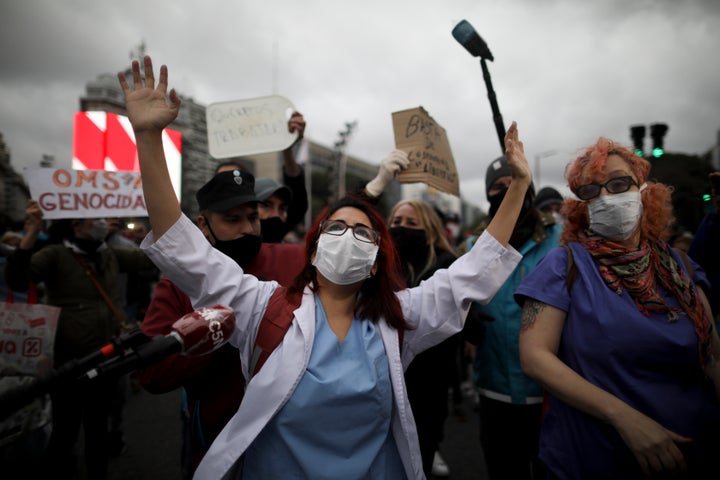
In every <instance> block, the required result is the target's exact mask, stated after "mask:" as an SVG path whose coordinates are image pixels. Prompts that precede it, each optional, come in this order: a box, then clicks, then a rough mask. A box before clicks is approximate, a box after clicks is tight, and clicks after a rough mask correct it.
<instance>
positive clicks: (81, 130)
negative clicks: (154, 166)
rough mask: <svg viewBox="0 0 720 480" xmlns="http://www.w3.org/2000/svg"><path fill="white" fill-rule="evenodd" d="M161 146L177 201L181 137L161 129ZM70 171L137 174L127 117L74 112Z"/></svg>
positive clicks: (136, 161)
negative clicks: (106, 171)
mask: <svg viewBox="0 0 720 480" xmlns="http://www.w3.org/2000/svg"><path fill="white" fill-rule="evenodd" d="M163 147H164V150H165V159H166V161H167V164H168V170H169V171H170V178H171V179H172V183H173V187H174V188H175V192H176V194H178V200H179V199H180V195H179V193H180V176H181V160H182V154H181V152H182V134H181V133H180V132H178V131H177V130H171V129H169V128H166V129H165V130H163ZM72 168H73V169H75V170H110V171H120V172H126V171H131V172H137V171H139V170H140V167H139V165H138V159H137V147H136V145H135V134H134V133H133V130H132V126H131V125H130V121H129V120H128V118H127V117H125V116H122V115H116V114H114V113H108V112H76V113H75V125H74V129H73V159H72Z"/></svg>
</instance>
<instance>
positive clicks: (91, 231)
mask: <svg viewBox="0 0 720 480" xmlns="http://www.w3.org/2000/svg"><path fill="white" fill-rule="evenodd" d="M109 231H110V226H109V225H108V223H107V221H106V220H104V219H102V218H100V219H97V220H95V221H94V222H93V223H92V224H91V225H90V227H89V228H88V229H87V234H88V235H89V236H90V238H92V239H93V240H97V241H98V242H101V241H103V240H105V237H107V235H108V232H109Z"/></svg>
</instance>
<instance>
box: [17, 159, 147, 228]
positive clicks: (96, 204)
mask: <svg viewBox="0 0 720 480" xmlns="http://www.w3.org/2000/svg"><path fill="white" fill-rule="evenodd" d="M24 173H25V178H26V179H27V182H28V186H29V187H30V195H31V196H32V198H34V199H36V200H37V201H38V204H39V205H40V208H41V209H42V211H43V217H44V218H45V219H55V218H112V217H146V216H147V209H146V208H145V198H144V197H143V190H142V180H141V178H140V172H112V171H108V170H68V169H63V168H60V169H54V168H29V169H26V170H25V172H24Z"/></svg>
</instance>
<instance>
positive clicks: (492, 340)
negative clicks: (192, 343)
mask: <svg viewBox="0 0 720 480" xmlns="http://www.w3.org/2000/svg"><path fill="white" fill-rule="evenodd" d="M143 61H144V69H143V73H141V70H140V68H139V64H138V63H137V62H134V63H133V66H132V70H131V72H132V73H131V78H129V79H128V78H126V77H125V75H124V74H121V75H120V77H119V79H120V83H121V86H122V88H123V91H124V94H125V99H126V107H127V111H128V116H129V119H130V122H131V125H132V127H133V129H134V132H135V136H136V138H137V139H138V154H139V160H140V168H141V171H142V174H143V183H144V187H145V191H144V194H145V200H146V204H147V207H148V213H149V218H148V219H147V222H148V223H145V222H146V220H145V219H142V220H141V221H136V222H135V223H134V225H133V226H132V227H129V226H128V225H127V222H126V221H125V219H105V218H76V219H64V220H55V221H51V222H48V221H45V220H43V212H42V210H41V208H40V206H39V205H38V204H37V202H35V201H34V200H31V201H30V202H29V204H28V207H27V211H26V213H27V220H26V222H25V224H24V225H23V226H22V227H20V228H17V229H16V230H8V231H6V232H4V234H3V235H2V239H1V244H0V253H2V256H1V257H0V258H1V260H2V264H0V266H2V268H3V270H4V272H3V282H2V284H1V286H2V289H3V291H2V295H3V298H5V297H6V295H7V293H8V292H12V293H13V295H14V301H15V302H23V301H26V296H25V295H26V292H27V291H28V287H29V286H32V288H33V289H39V292H40V298H41V301H42V302H43V303H46V304H48V305H53V306H57V307H59V308H60V309H61V310H60V311H61V313H60V318H59V321H58V328H57V333H56V337H55V343H54V351H53V360H54V365H53V366H54V368H55V369H56V370H58V369H62V368H63V367H65V368H67V365H71V364H72V362H74V361H77V360H79V359H84V358H87V357H88V355H92V354H94V353H95V352H97V351H98V350H99V349H101V348H103V346H105V345H107V344H108V343H109V342H112V341H113V340H114V339H117V338H118V337H119V336H122V335H123V334H127V333H128V332H131V331H137V330H138V329H139V330H140V331H141V332H142V334H143V335H145V336H146V337H156V336H162V335H167V334H169V333H170V331H171V329H172V326H173V323H174V322H175V320H177V319H178V318H180V317H182V316H183V315H185V314H186V313H189V312H192V311H193V310H195V309H198V308H200V307H203V306H210V305H214V304H218V303H219V304H224V305H228V306H229V307H230V308H232V309H233V310H234V313H235V316H236V320H235V322H236V324H235V327H236V329H235V332H234V333H233V334H232V336H231V338H230V341H229V342H228V343H226V344H225V345H223V346H222V347H221V348H219V349H217V350H215V351H213V352H212V353H210V354H208V355H205V356H200V357H190V356H183V355H172V356H168V357H167V358H164V359H161V360H160V361H156V362H153V363H151V364H147V365H142V366H141V367H140V368H139V369H137V371H133V372H132V373H131V374H129V375H122V376H118V377H112V378H99V379H95V380H93V381H84V382H68V384H67V385H63V386H62V387H60V388H54V389H53V390H52V392H51V395H50V396H49V402H48V406H49V408H51V414H50V416H49V418H50V421H49V422H48V424H47V425H44V428H43V429H42V430H40V429H35V431H31V430H30V429H28V431H26V432H24V433H23V434H22V435H19V436H18V435H16V436H15V437H14V438H13V439H9V437H8V438H5V437H0V459H1V460H2V462H3V468H4V469H5V471H6V472H7V473H9V474H10V475H11V476H10V477H9V478H13V477H12V474H13V473H14V470H13V468H16V467H17V468H22V471H23V475H24V476H25V477H26V478H33V476H37V477H38V478H40V477H47V478H61V479H72V478H77V464H76V462H77V460H76V456H75V451H74V450H75V447H76V445H77V443H78V438H79V434H80V430H81V429H82V432H83V435H84V439H85V441H84V446H85V451H84V455H83V458H84V462H85V465H84V470H85V471H86V473H87V476H88V478H91V479H103V478H106V477H107V474H108V471H107V470H108V462H109V459H110V458H111V457H112V456H117V455H122V454H123V452H124V451H125V449H126V448H127V446H126V445H125V439H124V434H123V429H124V424H123V422H124V416H123V411H124V405H125V404H124V402H125V400H126V398H127V395H128V394H129V392H131V391H132V388H131V387H133V386H134V388H144V389H146V390H147V391H148V392H151V393H164V392H169V391H175V390H178V389H179V390H180V391H181V392H182V404H181V405H178V410H179V411H180V412H181V414H182V415H181V418H182V429H183V440H182V444H183V445H182V452H178V453H179V458H181V460H180V461H181V463H182V473H183V478H199V479H205V478H207V479H216V478H288V477H292V478H340V477H348V478H408V479H416V478H431V477H447V476H451V475H452V465H448V464H447V462H446V461H445V460H444V458H443V455H442V453H441V451H442V443H443V439H444V423H445V421H446V418H447V416H448V413H449V410H448V409H449V405H450V404H453V405H456V404H458V403H459V402H458V401H457V395H461V394H462V389H461V387H460V385H461V382H462V380H464V379H465V378H466V377H465V375H466V374H467V372H468V370H470V371H471V372H472V382H473V383H474V386H473V388H472V393H474V394H475V398H476V402H477V404H476V410H477V415H478V427H479V432H480V445H481V447H482V452H483V456H484V459H485V463H486V466H487V474H488V477H489V478H490V479H491V480H497V479H504V478H507V479H530V480H532V479H534V480H537V479H541V478H548V479H577V478H582V479H607V478H627V479H635V478H638V479H640V478H647V477H648V476H650V477H651V478H653V476H656V475H657V476H660V477H661V478H665V476H664V475H675V476H674V477H673V478H691V479H696V478H706V477H705V476H704V475H705V472H706V471H709V470H711V469H713V468H715V467H714V464H715V455H716V452H717V451H720V433H718V432H720V363H718V356H719V355H720V337H718V334H717V331H716V328H715V321H716V318H714V317H713V312H715V314H717V312H718V309H719V308H720V298H719V293H718V291H719V288H720V287H719V284H720V265H719V263H718V258H720V256H718V255H717V252H716V250H717V246H718V245H720V238H719V236H720V227H719V225H720V184H719V183H718V182H720V172H714V173H712V174H711V175H710V177H709V180H710V183H711V185H712V188H713V190H712V195H713V201H714V207H715V209H714V211H711V212H709V213H708V214H707V216H706V217H705V218H704V219H703V222H702V224H701V225H700V228H699V229H698V230H697V231H696V232H694V234H691V233H689V232H685V234H680V235H673V236H672V238H671V235H670V233H669V232H670V231H671V228H672V225H673V220H674V219H673V214H672V206H671V202H670V189H669V188H668V187H667V186H665V185H663V184H660V183H656V182H652V181H651V180H650V178H649V176H648V173H649V168H650V166H649V164H648V162H647V161H646V160H644V159H642V158H641V157H638V156H637V155H635V154H633V152H632V151H631V150H629V149H627V148H625V147H624V146H622V145H620V144H618V143H616V142H613V141H611V140H608V139H605V138H600V139H599V140H598V141H597V142H596V143H595V144H593V145H591V146H589V147H588V148H587V149H586V150H585V151H584V152H583V153H581V154H580V156H578V157H577V159H575V160H573V161H571V162H570V164H569V166H568V169H567V170H566V179H567V182H568V187H569V189H570V191H571V192H572V194H573V196H569V197H563V196H562V195H561V194H560V193H559V192H558V191H557V190H555V189H554V188H552V187H549V186H548V187H544V188H542V189H540V190H539V191H538V192H537V194H536V193H535V185H534V184H533V183H532V179H531V175H530V169H529V168H528V165H527V160H526V158H525V154H524V147H523V144H522V142H521V141H520V138H519V134H518V130H517V126H516V125H515V124H514V123H513V125H512V126H511V128H510V129H509V130H508V133H507V136H506V138H505V149H506V153H505V155H503V156H501V157H499V158H497V159H494V160H492V161H491V162H489V164H488V167H487V171H486V175H485V184H486V194H487V199H488V202H489V204H490V211H489V213H488V215H487V218H486V219H485V220H484V221H482V222H481V223H480V225H479V226H477V228H475V229H474V230H472V231H471V232H469V233H468V235H463V234H462V233H461V232H462V228H461V225H462V222H461V220H462V219H460V218H458V217H457V216H455V215H452V214H449V212H442V211H440V210H439V209H437V208H433V205H431V204H429V203H427V202H425V201H422V200H403V201H401V202H399V203H398V204H397V205H394V206H393V207H392V210H391V211H390V212H385V213H386V215H383V214H382V213H381V212H380V211H379V210H378V204H379V202H378V199H379V197H380V196H382V194H383V192H384V191H385V189H386V188H387V186H388V185H389V184H390V183H391V182H393V181H395V179H396V177H397V174H398V173H399V172H401V171H403V170H405V169H407V168H408V165H409V161H408V157H407V153H406V152H403V151H400V150H394V151H392V152H391V153H390V154H389V155H388V156H387V157H386V158H385V159H383V160H382V162H381V164H380V168H379V170H378V173H377V176H376V177H375V178H374V179H373V180H371V181H370V182H369V183H368V184H367V185H366V186H365V187H364V188H363V189H361V190H359V191H355V192H350V193H349V194H348V195H347V196H346V197H344V198H342V199H340V200H338V202H336V203H334V204H331V205H328V206H326V207H325V208H324V209H323V210H322V211H321V212H320V213H319V214H318V215H317V217H316V218H315V219H314V221H313V222H312V224H311V225H309V226H308V230H307V234H304V231H305V230H304V228H303V227H304V226H305V225H304V222H303V221H302V220H303V218H304V216H305V213H306V211H307V209H308V205H309V203H308V192H307V191H306V190H305V181H304V171H303V169H302V167H301V166H300V165H298V163H297V162H296V160H295V158H294V155H293V148H292V147H289V148H288V149H287V150H285V151H284V152H283V158H284V165H283V174H282V181H281V182H279V181H276V180H274V179H271V178H257V179H256V178H254V176H253V175H252V174H251V173H250V172H248V171H246V170H245V169H244V168H243V167H242V166H241V165H239V164H236V163H232V162H226V163H222V164H219V165H218V167H217V169H216V171H215V173H214V174H213V176H212V177H211V178H209V179H208V180H207V182H206V183H205V184H204V185H203V187H201V188H200V189H199V190H198V192H197V193H196V200H197V203H198V207H199V210H200V214H199V216H198V217H197V218H194V219H188V218H187V217H185V215H184V214H183V213H182V212H181V211H180V209H179V206H178V205H177V202H176V201H174V198H175V197H174V191H173V189H172V185H171V184H170V182H169V180H168V179H167V176H166V172H164V169H165V168H166V167H165V162H164V157H163V154H162V148H161V147H160V145H161V137H160V135H159V132H160V131H161V130H162V127H164V126H166V125H169V124H170V122H172V121H173V120H174V119H175V117H176V115H177V113H178V109H179V103H180V101H179V99H178V97H177V96H176V95H175V93H174V91H172V90H168V83H167V81H168V73H167V69H166V68H165V67H163V68H161V69H160V71H159V76H158V77H157V78H155V76H154V74H155V72H154V70H153V66H152V62H151V61H150V59H149V57H146V58H145V59H144V60H143ZM288 129H289V131H290V132H293V133H295V134H296V135H297V141H301V140H302V138H303V135H304V131H305V119H304V117H303V116H302V115H301V114H300V113H298V112H294V113H293V114H292V115H291V117H290V119H289V120H288ZM384 216H385V217H386V218H383V217H384ZM298 225H300V226H301V228H297V227H298ZM466 227H467V225H466ZM298 232H303V233H300V234H298ZM291 240H292V241H291ZM278 302H279V304H282V305H283V306H285V307H287V308H286V311H287V312H288V313H287V315H289V318H288V319H289V320H290V322H289V323H288V325H287V327H286V330H283V332H282V334H281V336H280V340H279V344H278V345H276V346H274V347H273V349H272V350H271V351H270V352H268V353H269V356H268V357H267V362H266V363H264V364H261V365H264V366H263V367H262V369H259V368H255V365H256V363H255V362H256V360H257V354H258V351H257V345H256V344H255V335H256V334H257V332H258V330H259V329H260V328H264V322H267V321H268V320H267V319H266V316H267V315H269V314H268V312H269V311H271V312H272V314H273V315H280V314H279V313H278V312H280V310H277V309H276V307H275V306H272V307H271V305H276V304H278ZM263 361H264V360H263ZM0 385H1V384H0ZM449 395H450V396H449ZM6 417H7V415H4V418H2V419H0V427H1V426H2V422H3V421H6ZM0 433H3V431H2V430H1V429H0ZM18 471H20V470H18Z"/></svg>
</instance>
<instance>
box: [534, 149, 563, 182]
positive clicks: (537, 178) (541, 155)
mask: <svg viewBox="0 0 720 480" xmlns="http://www.w3.org/2000/svg"><path fill="white" fill-rule="evenodd" d="M557 153H558V152H557V150H546V151H544V152H540V153H538V154H536V155H535V185H537V186H538V187H539V186H540V160H541V159H543V158H547V157H552V156H553V155H557Z"/></svg>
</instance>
